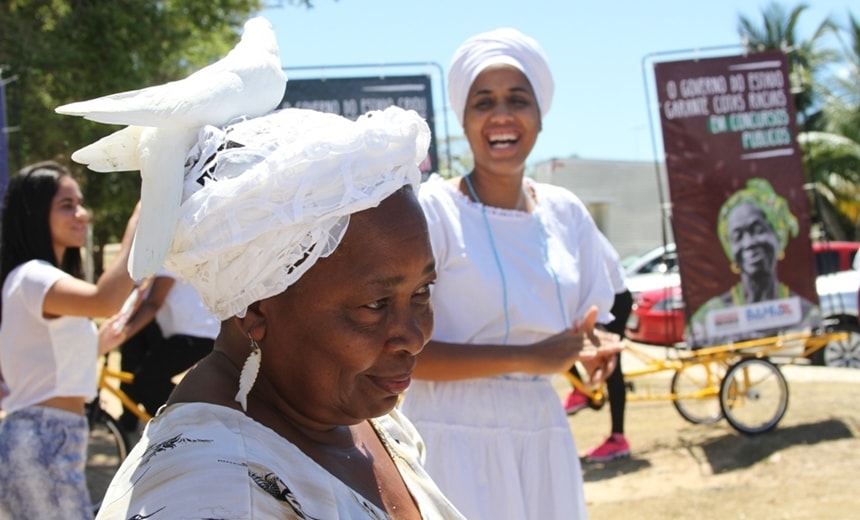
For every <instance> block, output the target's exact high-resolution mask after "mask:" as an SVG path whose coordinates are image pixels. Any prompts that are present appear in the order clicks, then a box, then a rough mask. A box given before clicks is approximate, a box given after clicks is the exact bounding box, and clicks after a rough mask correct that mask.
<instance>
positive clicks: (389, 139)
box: [165, 107, 430, 320]
mask: <svg viewBox="0 0 860 520" xmlns="http://www.w3.org/2000/svg"><path fill="white" fill-rule="evenodd" d="M429 142H430V130H429V127H428V126H427V124H426V122H425V121H424V120H423V119H421V117H420V116H418V114H417V113H415V112H413V111H406V110H403V109H400V108H398V107H389V108H387V109H386V110H384V111H377V112H371V113H369V114H367V115H364V116H362V117H361V118H359V119H358V120H357V121H350V120H348V119H346V118H343V117H341V116H337V115H334V114H325V113H320V112H316V111H311V110H303V109H284V110H280V111H277V112H273V113H271V114H269V115H267V116H263V117H258V118H255V119H248V120H244V121H240V122H238V123H235V124H233V125H230V126H228V127H226V128H225V129H224V130H221V129H217V128H214V127H204V128H203V129H201V131H200V138H199V142H198V144H197V145H196V146H195V147H194V148H193V149H192V151H191V152H190V154H189V159H188V161H187V167H186V174H185V185H184V192H183V202H182V205H181V207H180V219H179V222H178V224H177V227H176V230H175V233H174V238H173V243H172V244H171V247H170V251H169V253H168V256H167V259H166V260H165V267H166V268H167V269H169V270H172V271H174V272H175V273H176V274H177V275H178V276H180V277H181V278H183V279H185V280H188V281H189V282H191V283H192V284H193V285H194V287H195V288H196V289H197V291H198V292H199V293H200V297H201V298H202V299H203V302H204V303H205V304H206V306H207V307H208V308H209V310H210V311H212V312H213V313H214V314H215V315H216V316H217V317H218V318H219V319H222V320H223V319H226V318H228V317H230V316H234V315H243V314H244V312H245V309H247V306H248V305H249V304H250V303H252V302H254V301H258V300H261V299H264V298H267V297H270V296H274V295H276V294H279V293H280V292H282V291H284V290H285V289H286V288H287V287H289V286H290V285H291V284H293V283H295V281H296V280H298V279H299V278H300V277H301V276H302V275H303V274H304V273H305V272H306V271H307V270H308V269H310V267H311V266H313V265H314V263H315V262H316V261H317V260H318V259H319V258H322V257H325V256H328V255H329V254H331V252H332V251H334V249H335V248H336V247H337V245H338V244H339V243H340V240H341V239H342V238H343V235H344V233H345V232H346V228H347V226H348V224H349V215H350V214H352V213H356V212H358V211H362V210H365V209H368V208H372V207H375V206H377V205H379V203H380V202H381V201H382V200H384V199H385V198H387V197H388V196H390V195H391V194H393V193H394V192H396V191H397V190H399V189H400V188H401V187H403V186H405V185H412V186H413V188H414V189H416V190H417V187H418V183H419V182H420V179H421V174H420V171H419V169H418V164H420V162H421V161H422V160H423V159H424V157H425V156H426V154H427V149H428V146H429Z"/></svg>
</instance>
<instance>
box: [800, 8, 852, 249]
mask: <svg viewBox="0 0 860 520" xmlns="http://www.w3.org/2000/svg"><path fill="white" fill-rule="evenodd" d="M837 36H838V39H839V42H840V44H841V49H840V51H841V53H840V58H841V60H840V64H839V65H838V66H836V67H835V68H834V72H833V73H832V74H830V75H829V76H828V77H827V78H826V81H824V82H822V85H823V89H822V92H823V94H824V102H823V106H822V114H823V117H822V122H823V130H824V133H822V134H820V135H810V136H808V138H807V139H806V141H807V142H808V145H809V146H807V148H806V149H807V150H808V152H809V154H810V155H811V156H813V157H814V160H812V161H810V162H811V163H812V164H813V166H814V169H813V170H812V171H810V175H811V176H812V178H813V180H815V181H816V182H821V183H826V184H827V185H828V188H829V193H827V194H826V195H825V197H827V198H828V200H829V201H830V202H831V204H832V205H833V207H834V208H835V209H836V210H837V212H838V213H839V214H840V215H841V216H842V218H843V219H844V222H843V224H844V227H845V229H846V232H847V233H846V235H847V238H853V239H854V240H860V21H858V19H857V18H855V17H854V16H853V15H852V14H851V13H850V12H849V13H848V24H847V26H846V27H845V28H843V29H842V30H841V31H840V32H839V33H837ZM828 181H829V182H828ZM820 191H823V190H820Z"/></svg>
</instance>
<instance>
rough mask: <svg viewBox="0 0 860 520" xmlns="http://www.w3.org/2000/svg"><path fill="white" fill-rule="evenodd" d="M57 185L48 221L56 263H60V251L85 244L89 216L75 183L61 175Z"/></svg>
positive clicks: (66, 176)
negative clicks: (55, 253) (56, 253)
mask: <svg viewBox="0 0 860 520" xmlns="http://www.w3.org/2000/svg"><path fill="white" fill-rule="evenodd" d="M57 184H58V185H57V193H56V194H55V195H54V198H53V199H52V200H51V212H50V214H49V217H48V221H49V224H50V226H51V240H52V242H53V244H54V250H55V251H56V252H58V255H57V261H60V260H62V253H60V252H61V251H65V250H66V249H67V248H69V247H83V246H84V244H86V240H87V222H89V214H88V213H87V210H86V209H85V208H84V206H83V202H82V201H83V195H81V189H80V187H79V186H78V183H77V181H75V180H74V179H72V178H71V177H69V176H68V175H63V176H61V177H60V178H59V181H58V183H57Z"/></svg>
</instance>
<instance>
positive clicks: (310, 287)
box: [260, 190, 436, 425]
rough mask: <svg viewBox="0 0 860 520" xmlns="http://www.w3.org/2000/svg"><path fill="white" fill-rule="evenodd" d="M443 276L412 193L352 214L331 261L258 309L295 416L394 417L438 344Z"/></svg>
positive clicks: (268, 361)
mask: <svg viewBox="0 0 860 520" xmlns="http://www.w3.org/2000/svg"><path fill="white" fill-rule="evenodd" d="M435 278H436V271H435V262H434V260H433V254H432V251H431V249H430V242H429V240H428V235H427V224H426V222H425V220H424V214H423V212H422V211H421V207H420V206H419V205H418V202H417V200H416V198H415V195H414V194H413V193H412V191H411V190H401V191H400V192H398V193H396V194H394V195H392V196H390V197H389V198H387V199H386V200H384V201H383V202H382V203H381V204H380V205H379V206H378V207H376V208H373V209H369V210H366V211H362V212H359V213H356V214H354V215H352V216H351V218H350V222H349V227H348V228H347V231H346V234H345V236H344V238H343V240H342V241H341V243H340V245H339V246H338V247H337V249H336V250H335V251H334V253H333V254H332V255H331V256H329V257H327V258H322V259H320V260H318V261H317V263H316V264H314V266H313V267H312V268H311V269H309V270H308V272H307V273H305V275H304V276H302V278H301V279H300V280H299V281H298V282H297V283H296V284H294V285H293V286H291V287H290V288H289V289H287V290H286V291H285V292H284V293H282V294H280V295H278V296H275V297H272V298H270V299H268V300H263V301H262V302H260V311H261V312H265V313H266V314H267V318H266V319H267V325H266V335H265V337H264V338H263V341H261V342H260V347H261V349H262V355H263V360H262V368H261V370H262V371H263V373H264V374H265V376H266V377H267V379H268V380H269V382H270V383H271V384H272V385H273V386H274V388H275V391H276V392H277V393H278V394H279V395H278V401H281V400H282V401H283V402H285V404H286V406H287V408H288V410H287V413H297V414H298V417H296V416H295V415H293V417H294V418H297V419H299V420H304V421H310V422H311V423H316V424H321V425H344V424H355V423H358V422H361V421H363V420H365V419H367V418H370V417H378V416H380V415H383V414H385V413H387V412H389V411H390V410H391V409H392V408H393V407H394V405H395V404H396V402H397V398H398V396H399V395H400V394H401V393H403V391H405V390H406V388H407V387H408V386H409V383H410V377H411V374H412V370H413V367H414V366H415V360H416V358H415V356H416V355H417V354H418V353H419V352H420V351H421V349H422V348H423V347H424V345H425V344H426V343H427V341H428V340H429V339H430V334H431V332H432V328H433V312H432V309H431V307H430V284H431V283H432V282H433V281H434V280H435Z"/></svg>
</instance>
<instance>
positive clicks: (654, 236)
mask: <svg viewBox="0 0 860 520" xmlns="http://www.w3.org/2000/svg"><path fill="white" fill-rule="evenodd" d="M660 174H661V175H663V181H661V182H663V186H662V190H663V193H664V198H663V201H664V202H665V204H667V205H668V200H669V198H668V189H667V188H666V184H665V172H664V168H663V167H662V165H660ZM534 177H535V179H536V180H538V181H540V182H546V183H549V184H555V185H557V186H562V187H565V188H567V189H569V190H571V191H572V192H574V193H575V194H576V195H577V196H578V197H579V198H580V199H581V200H582V201H583V202H584V203H585V204H586V206H588V208H589V211H590V212H591V215H592V217H593V218H594V220H595V222H596V223H597V226H598V227H599V228H600V229H601V231H603V233H604V234H605V235H606V237H607V238H609V241H610V242H612V244H613V245H614V246H615V249H617V250H618V253H619V254H620V255H621V257H622V258H623V257H625V256H628V255H633V254H638V253H642V252H645V251H646V250H649V249H651V248H653V247H656V246H658V245H662V244H663V240H664V239H663V229H662V222H661V220H662V218H661V213H662V212H661V209H660V208H661V198H660V196H659V192H660V190H659V189H658V188H659V186H658V181H657V165H655V164H654V163H650V162H635V161H611V160H591V159H580V158H577V157H571V158H566V159H553V160H550V161H545V162H542V163H539V164H537V165H536V166H535V169H534ZM667 207H668V206H667ZM666 233H667V241H671V233H672V232H671V226H670V225H669V221H668V220H667V221H666Z"/></svg>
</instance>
